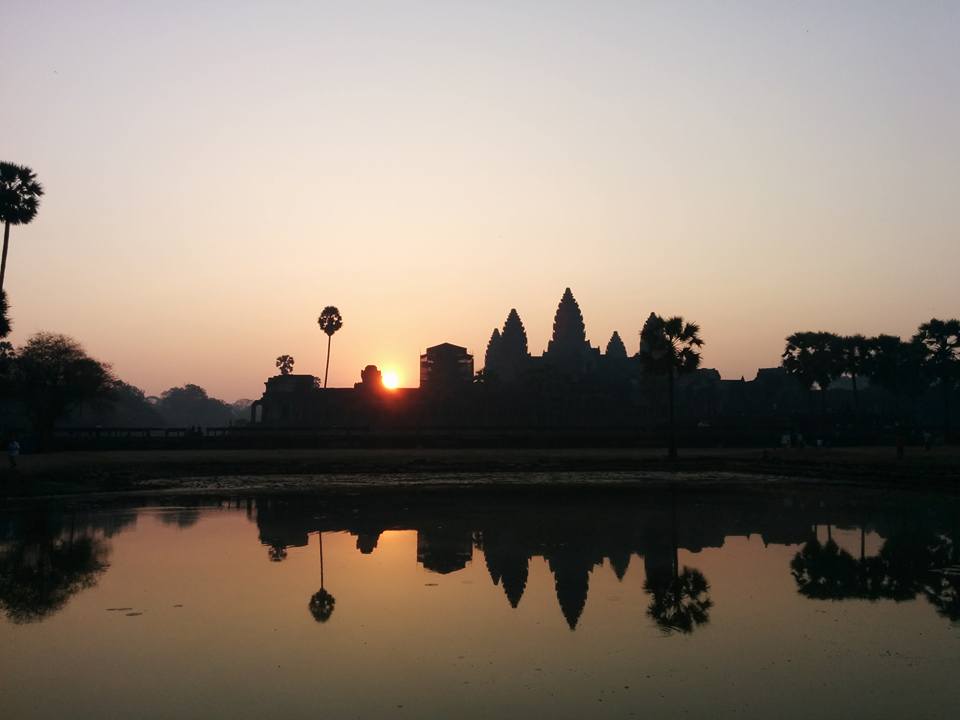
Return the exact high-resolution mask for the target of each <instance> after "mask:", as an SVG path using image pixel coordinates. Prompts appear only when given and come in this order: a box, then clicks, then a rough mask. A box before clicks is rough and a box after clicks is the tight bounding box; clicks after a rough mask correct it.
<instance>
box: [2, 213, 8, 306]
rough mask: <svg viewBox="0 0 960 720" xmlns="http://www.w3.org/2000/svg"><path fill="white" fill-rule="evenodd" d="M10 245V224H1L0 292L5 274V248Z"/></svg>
mask: <svg viewBox="0 0 960 720" xmlns="http://www.w3.org/2000/svg"><path fill="white" fill-rule="evenodd" d="M9 244H10V222H9V221H7V222H5V223H4V224H3V259H2V260H0V291H2V290H3V276H4V275H6V274H7V246H8V245H9Z"/></svg>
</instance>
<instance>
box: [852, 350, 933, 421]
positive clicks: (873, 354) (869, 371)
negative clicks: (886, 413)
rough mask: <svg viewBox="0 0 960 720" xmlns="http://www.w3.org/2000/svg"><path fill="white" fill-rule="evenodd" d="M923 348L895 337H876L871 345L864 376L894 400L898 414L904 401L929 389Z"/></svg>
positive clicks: (900, 412)
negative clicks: (924, 374) (925, 374)
mask: <svg viewBox="0 0 960 720" xmlns="http://www.w3.org/2000/svg"><path fill="white" fill-rule="evenodd" d="M924 352H925V351H924V348H923V346H922V345H920V343H918V342H909V343H907V342H904V341H903V340H901V339H900V338H898V337H896V336H894V335H877V337H875V338H871V339H870V341H869V347H868V352H867V362H866V365H865V374H866V376H867V377H868V378H870V382H871V383H873V384H874V385H876V386H877V387H879V388H882V389H883V390H886V391H887V392H888V393H890V395H892V396H893V401H894V407H895V414H896V416H897V417H898V418H899V417H900V416H901V414H902V409H901V405H902V403H903V401H904V400H912V399H914V398H916V397H917V396H919V395H920V394H921V393H922V392H923V391H924V389H926V387H927V385H928V381H927V380H926V379H925V378H924V377H923V372H922V370H923V356H924Z"/></svg>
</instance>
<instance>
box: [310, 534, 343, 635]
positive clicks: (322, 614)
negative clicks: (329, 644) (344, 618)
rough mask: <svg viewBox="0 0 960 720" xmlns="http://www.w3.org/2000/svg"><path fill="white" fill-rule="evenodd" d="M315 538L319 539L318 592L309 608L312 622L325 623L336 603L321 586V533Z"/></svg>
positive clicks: (311, 600) (311, 598) (313, 596)
mask: <svg viewBox="0 0 960 720" xmlns="http://www.w3.org/2000/svg"><path fill="white" fill-rule="evenodd" d="M317 536H318V537H319V538H320V590H318V591H317V592H315V593H314V594H313V595H312V596H311V597H310V604H309V608H310V614H311V615H313V619H314V620H316V621H317V622H320V623H325V622H326V621H327V620H329V619H330V616H331V615H333V606H334V605H335V604H336V602H337V601H336V600H335V599H334V597H333V595H331V594H330V593H328V592H327V590H326V588H324V586H323V533H322V532H318V533H317Z"/></svg>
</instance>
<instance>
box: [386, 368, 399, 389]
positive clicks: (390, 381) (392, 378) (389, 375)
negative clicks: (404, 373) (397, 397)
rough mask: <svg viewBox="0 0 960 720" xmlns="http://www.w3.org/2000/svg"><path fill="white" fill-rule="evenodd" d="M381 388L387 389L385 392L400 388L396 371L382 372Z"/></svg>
mask: <svg viewBox="0 0 960 720" xmlns="http://www.w3.org/2000/svg"><path fill="white" fill-rule="evenodd" d="M383 386H384V387H385V388H387V390H396V389H397V388H398V387H400V376H399V375H397V371H396V370H384V371H383Z"/></svg>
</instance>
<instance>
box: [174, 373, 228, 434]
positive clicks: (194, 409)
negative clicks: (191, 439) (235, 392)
mask: <svg viewBox="0 0 960 720" xmlns="http://www.w3.org/2000/svg"><path fill="white" fill-rule="evenodd" d="M157 409H158V410H159V411H160V414H161V415H163V419H164V420H165V421H166V423H167V424H168V425H173V426H186V425H191V426H192V425H200V426H205V427H218V426H223V425H229V424H230V421H231V419H232V418H233V413H232V411H231V409H230V406H229V405H227V403H225V402H224V401H223V400H218V399H217V398H212V397H210V396H209V395H207V391H206V390H204V389H203V388H202V387H200V386H199V385H194V384H192V383H187V384H186V385H184V386H183V387H173V388H170V389H169V390H165V391H164V392H163V394H162V395H161V396H160V402H159V403H158V404H157Z"/></svg>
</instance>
